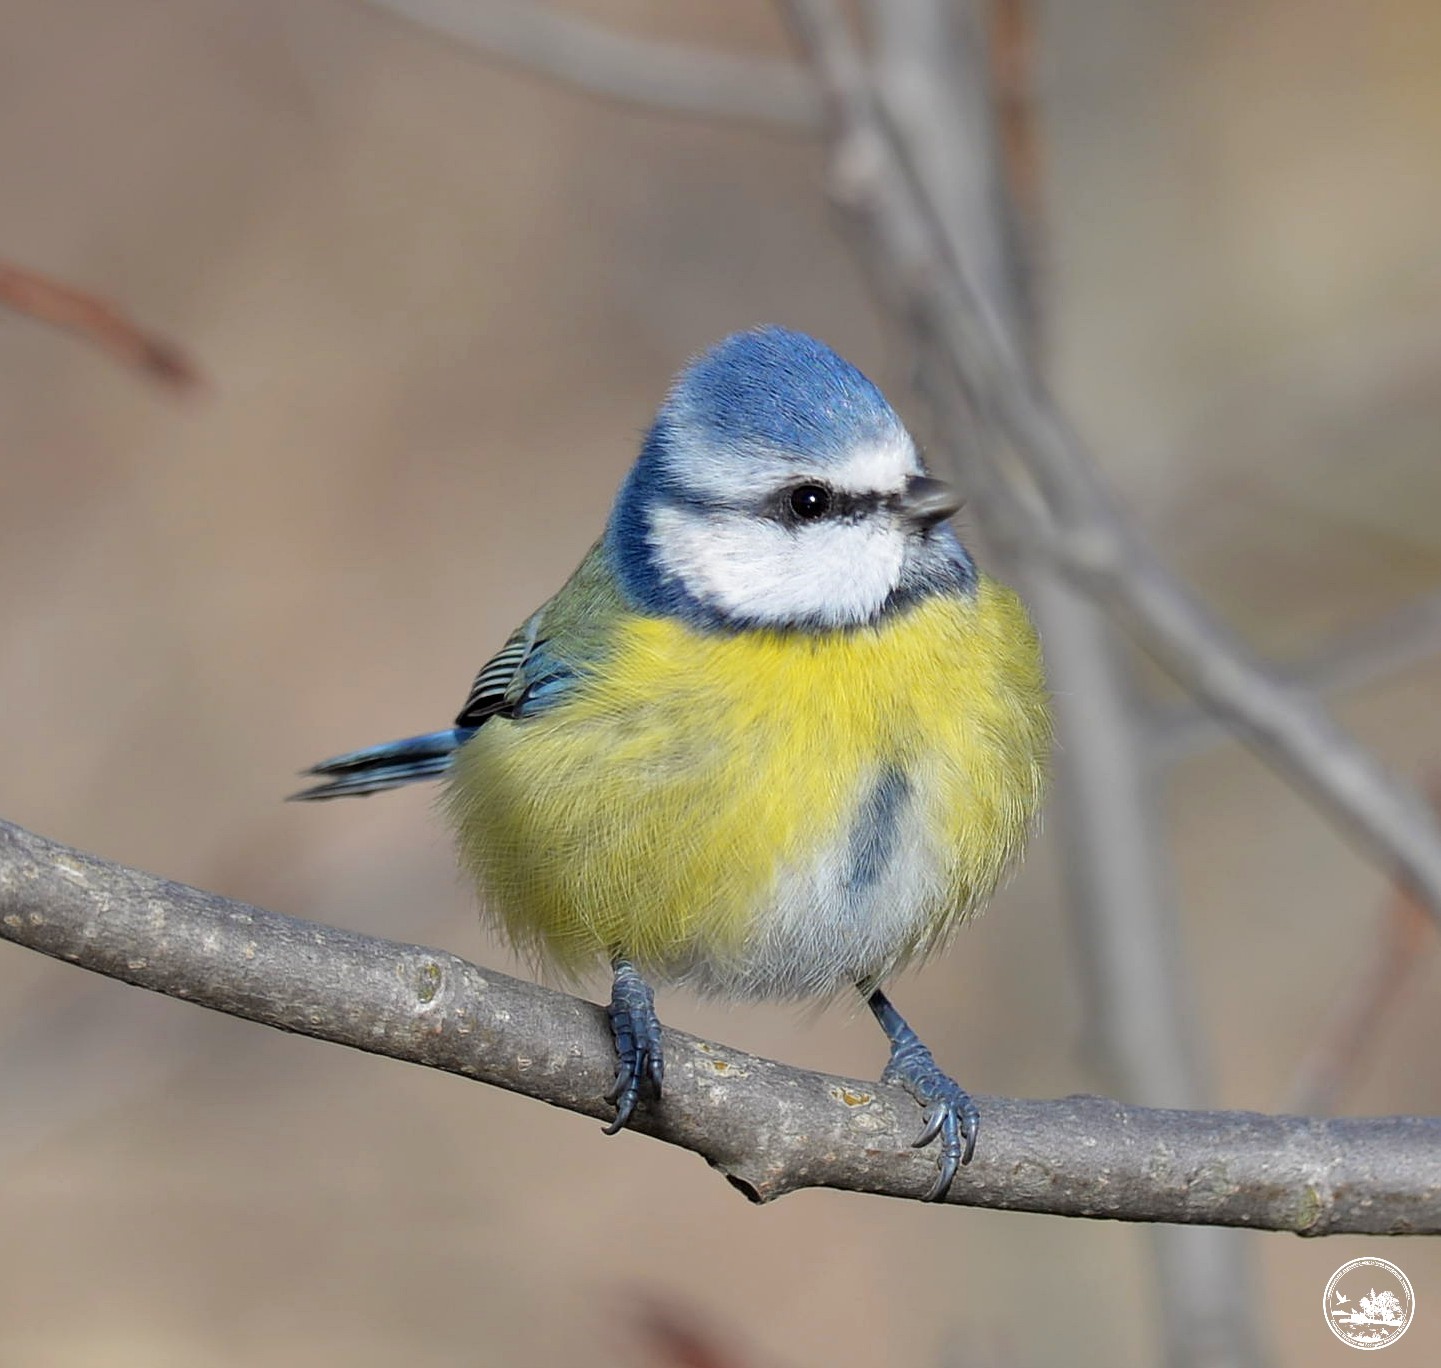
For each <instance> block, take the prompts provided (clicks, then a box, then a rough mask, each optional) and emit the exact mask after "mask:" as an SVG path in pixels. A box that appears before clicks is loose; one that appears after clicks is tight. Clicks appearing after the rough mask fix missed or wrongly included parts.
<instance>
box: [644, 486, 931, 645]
mask: <svg viewBox="0 0 1441 1368" xmlns="http://www.w3.org/2000/svg"><path fill="white" fill-rule="evenodd" d="M650 542H651V546H652V548H653V550H654V552H655V557H656V561H657V563H658V565H659V567H660V569H661V571H662V572H663V573H664V574H665V575H667V576H668V577H674V578H675V579H677V580H679V581H680V582H681V584H683V585H684V586H685V588H686V589H687V590H688V591H689V592H690V593H691V594H692V595H694V596H695V597H696V598H698V599H699V600H700V601H701V602H702V603H705V604H708V605H710V606H711V607H713V608H716V609H718V610H719V611H720V612H722V613H725V614H726V615H728V616H731V617H739V618H749V619H752V620H754V621H757V622H767V623H775V624H777V625H780V624H784V623H788V622H795V621H798V620H802V619H810V620H813V621H817V622H822V623H825V624H827V625H828V626H842V625H847V624H855V623H861V622H867V621H869V620H870V619H871V618H873V617H874V616H875V615H876V614H877V613H878V612H879V611H880V610H881V608H882V607H883V606H884V604H885V602H886V600H887V599H888V598H889V597H890V595H891V594H892V593H893V592H894V591H895V588H896V586H897V584H898V583H899V582H900V576H901V567H902V563H903V561H904V559H905V551H906V536H905V533H904V531H903V530H902V529H901V528H900V527H898V526H896V525H893V524H892V523H891V522H890V521H889V520H887V519H877V518H866V519H863V520H862V521H860V522H841V521H831V520H823V521H820V522H816V523H810V524H802V525H801V526H799V527H794V528H792V527H786V526H783V525H782V524H781V523H778V522H774V521H772V520H771V519H769V518H758V517H756V516H754V515H752V514H745V513H716V512H710V513H697V512H695V511H694V510H691V509H686V508H676V507H672V506H666V505H662V506H660V507H657V508H653V509H651V511H650Z"/></svg>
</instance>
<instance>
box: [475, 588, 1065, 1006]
mask: <svg viewBox="0 0 1441 1368" xmlns="http://www.w3.org/2000/svg"><path fill="white" fill-rule="evenodd" d="M607 657H608V658H607V660H606V663H605V667H604V669H603V670H598V671H596V672H594V673H593V674H592V675H590V676H589V677H587V678H586V679H584V681H583V682H581V683H579V684H577V685H576V686H574V687H572V688H571V689H570V690H569V691H568V692H567V693H566V694H565V696H564V698H563V700H562V701H561V702H559V703H558V704H557V705H556V706H554V707H553V708H550V709H548V710H547V711H545V712H543V713H542V714H540V715H539V716H536V717H532V718H527V719H525V720H524V721H520V722H512V721H510V720H507V719H504V718H494V719H492V720H491V721H490V722H489V723H488V724H487V725H486V726H484V727H482V728H481V729H480V730H479V731H478V732H477V733H476V734H475V736H474V737H473V738H471V739H470V740H469V741H468V742H467V743H466V744H465V745H464V746H463V747H462V748H461V750H460V751H459V753H458V755H457V756H456V758H455V762H454V765H453V768H452V773H451V778H450V782H449V789H448V795H447V807H448V809H449V812H450V815H451V818H452V821H453V824H454V826H455V828H456V831H457V833H458V837H459V842H460V848H461V852H462V855H463V858H464V860H465V862H466V863H467V864H468V866H469V867H470V869H471V870H472V871H473V873H474V874H475V876H476V878H477V881H478V882H479V884H480V886H481V888H482V890H483V891H484V893H485V895H486V906H487V908H488V910H489V913H490V915H491V916H492V917H493V918H494V920H495V921H496V922H497V923H498V924H499V925H500V926H501V927H502V928H503V929H504V931H505V932H506V933H507V934H508V936H509V937H510V939H511V940H512V941H513V942H514V943H515V944H517V945H518V946H520V947H522V948H525V949H528V950H531V951H535V952H538V953H539V954H540V956H541V957H542V958H543V959H545V960H546V961H548V962H549V963H551V964H552V965H554V966H556V967H558V968H559V969H561V970H562V971H563V972H574V971H578V970H582V969H584V968H587V967H589V966H591V965H593V964H603V963H608V962H609V961H610V960H611V959H612V958H613V957H614V956H616V955H618V954H619V955H624V956H625V957H627V958H629V959H632V960H633V961H634V962H635V963H636V964H637V965H638V966H639V967H642V968H649V969H652V970H654V971H656V972H658V973H665V974H670V975H674V974H676V973H677V972H679V973H685V972H686V971H687V967H688V966H689V965H690V964H691V963H692V962H693V961H695V960H696V959H697V958H698V957H702V958H704V959H706V960H707V961H720V962H721V963H722V964H724V963H725V962H726V961H727V960H731V961H734V962H735V963H737V964H740V963H742V962H743V961H744V959H745V956H746V953H747V945H748V943H749V942H751V941H753V940H754V939H755V938H757V937H758V935H759V934H760V933H761V932H762V931H763V930H764V924H765V922H766V920H767V919H768V918H772V917H776V916H779V915H782V911H783V909H781V907H780V904H782V903H783V902H784V900H785V897H786V893H785V889H786V888H787V886H788V885H789V884H791V883H793V882H794V881H795V879H796V878H797V877H800V878H805V877H807V871H809V870H811V867H812V866H815V865H816V864H818V863H819V864H824V863H825V862H826V861H828V860H830V861H834V860H835V859H836V858H837V857H836V855H835V852H837V851H838V850H842V849H844V847H845V844H846V841H847V838H848V833H849V832H850V831H851V830H852V827H853V824H855V822H856V820H857V815H858V811H859V808H860V805H861V804H862V803H864V802H865V801H866V795H867V794H868V793H869V792H870V791H871V789H872V787H873V785H874V782H875V778H876V776H877V775H879V774H883V773H886V772H888V771H892V772H899V773H902V774H904V775H905V776H907V782H908V788H909V792H910V794H911V798H910V803H909V806H908V809H907V811H906V812H905V814H904V822H905V824H906V828H907V830H908V831H910V832H912V833H915V834H916V836H917V839H918V840H919V841H920V843H921V845H922V846H923V848H924V858H923V859H920V860H917V861H913V864H914V866H915V868H916V869H917V870H923V871H925V874H924V877H923V878H922V882H923V883H924V885H925V886H924V887H921V888H911V889H909V890H908V895H909V896H912V897H914V899H915V900H916V902H917V908H916V915H915V919H914V926H913V929H912V930H911V931H909V932H907V933H906V934H905V935H904V936H903V937H902V939H901V940H900V942H899V943H897V944H896V945H895V946H894V947H893V949H892V951H891V953H890V957H889V960H888V962H885V963H880V962H878V963H874V964H870V965H866V966H863V967H864V969H865V977H866V978H867V979H870V980H877V979H879V978H880V977H882V976H883V975H884V974H885V973H886V972H888V971H889V970H890V969H891V968H893V967H895V965H896V964H898V963H901V962H904V961H905V960H907V959H909V958H911V957H912V956H913V955H914V954H916V953H917V952H918V951H924V950H927V949H929V948H931V947H932V946H934V945H935V944H936V943H937V942H938V941H940V940H942V939H944V937H945V935H946V933H947V932H948V931H949V930H951V929H952V928H953V927H954V926H955V925H956V924H957V922H958V920H959V919H960V918H961V917H963V916H964V915H965V914H966V913H967V912H969V911H971V910H973V909H974V908H976V907H978V906H979V905H980V904H981V903H983V902H984V901H985V899H986V898H987V897H988V896H989V895H990V893H991V892H992V891H993V890H994V888H995V886H996V884H997V882H998V880H999V879H1000V877H1001V876H1002V874H1003V873H1004V871H1005V869H1006V867H1007V866H1008V864H1009V863H1010V861H1011V860H1012V858H1013V857H1014V856H1015V855H1016V854H1017V852H1018V851H1019V849H1020V846H1021V844H1022V841H1023V840H1024V837H1025V835H1026V832H1027V830H1028V828H1029V827H1030V825H1031V824H1032V822H1033V820H1034V817H1035V813H1036V809H1037V806H1038V804H1039V801H1040V795H1041V788H1042V771H1043V767H1044V763H1045V757H1046V752H1047V748H1048V741H1049V734H1050V732H1049V721H1048V713H1047V707H1046V694H1045V688H1044V683H1043V680H1042V672H1041V663H1040V654H1039V649H1038V647H1037V644H1036V639H1035V635H1034V632H1033V631H1032V629H1031V626H1030V623H1029V620H1028V619H1027V617H1026V613H1025V610H1024V608H1023V607H1022V606H1021V604H1020V601H1019V600H1018V599H1017V597H1016V596H1015V595H1014V594H1013V593H1012V592H1011V591H1010V590H1009V589H1007V588H1006V587H1005V586H1003V585H1001V584H998V583H997V582H995V581H994V580H990V579H987V578H985V577H982V578H981V579H980V581H979V583H978V585H977V586H976V589H975V591H974V593H972V594H958V595H946V596H937V597H932V598H927V599H924V600H922V601H921V602H919V603H917V604H915V605H913V606H911V607H910V608H908V609H905V610H902V611H899V612H896V613H893V614H890V615H888V616H886V617H885V618H883V619H881V620H880V621H879V622H878V623H877V624H876V625H873V626H864V627H855V628H845V629H837V630H832V631H828V632H821V633H817V632H799V631H787V630H748V631H736V632H714V631H701V630H697V629H695V628H693V627H690V626H688V625H687V624H686V623H684V622H683V621H681V620H679V619H676V618H663V617H647V616H640V615H636V614H626V615H623V616H622V618H621V620H620V621H619V623H618V624H617V626H616V629H615V636H614V638H613V646H612V649H611V650H610V651H609V652H608V653H607ZM918 877H919V876H918ZM911 882H912V883H914V882H915V878H914V877H913V878H912V881H911ZM804 913H805V910H804V909H803V914H804ZM809 915H826V916H836V917H839V916H840V915H841V910H840V909H839V908H835V909H826V908H819V909H815V910H814V911H812V912H810V913H809ZM773 969H774V967H773ZM722 977H726V976H725V975H724V974H722ZM774 977H775V974H774V972H772V973H771V974H770V975H769V977H768V978H767V982H768V983H770V982H771V981H772V980H773V979H774ZM741 979H742V982H744V975H743V974H742V975H741ZM813 980H814V975H812V981H808V982H805V983H804V984H803V983H802V982H801V981H800V979H796V980H795V983H794V985H793V986H794V988H795V990H796V991H800V990H801V989H802V988H803V987H804V988H806V989H809V990H815V989H820V990H821V991H827V990H829V989H832V988H835V987H839V986H841V984H840V983H839V982H835V983H831V982H815V981H813ZM731 986H732V987H734V984H732V985H731ZM756 991H773V987H771V988H769V989H761V988H759V987H757V988H756Z"/></svg>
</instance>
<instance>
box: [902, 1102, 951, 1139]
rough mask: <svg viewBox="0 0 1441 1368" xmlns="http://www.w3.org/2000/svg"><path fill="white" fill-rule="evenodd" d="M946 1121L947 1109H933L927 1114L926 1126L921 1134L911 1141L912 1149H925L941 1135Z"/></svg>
mask: <svg viewBox="0 0 1441 1368" xmlns="http://www.w3.org/2000/svg"><path fill="white" fill-rule="evenodd" d="M945 1121H946V1109H945V1108H944V1107H932V1108H931V1109H930V1111H928V1112H927V1113H926V1119H925V1124H924V1126H922V1128H921V1133H920V1134H919V1135H918V1136H916V1138H915V1139H914V1140H912V1141H911V1148H912V1149H925V1147H926V1146H927V1145H929V1144H930V1143H931V1141H932V1140H934V1139H935V1138H936V1136H938V1135H939V1134H940V1133H941V1127H942V1126H943V1125H944V1124H945Z"/></svg>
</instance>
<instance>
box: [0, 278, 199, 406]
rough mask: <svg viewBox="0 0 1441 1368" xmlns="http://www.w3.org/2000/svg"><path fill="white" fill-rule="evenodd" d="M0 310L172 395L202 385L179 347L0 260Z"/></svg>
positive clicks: (92, 300) (91, 299)
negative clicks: (42, 326)
mask: <svg viewBox="0 0 1441 1368" xmlns="http://www.w3.org/2000/svg"><path fill="white" fill-rule="evenodd" d="M0 306H3V307H5V308H8V309H13V310H14V311H15V312H16V313H22V314H25V315H26V316H27V317H30V318H33V319H35V320H36V321H37V322H39V323H46V324H49V326H50V327H52V328H60V329H62V330H63V331H65V332H68V333H73V334H74V335H75V336H77V337H80V338H81V339H83V340H84V341H86V342H89V343H91V344H92V345H94V346H97V347H99V348H100V349H101V350H102V351H106V352H109V353H110V355H111V356H112V357H114V359H115V360H117V361H119V362H120V364H121V365H123V366H128V367H129V368H130V369H132V370H135V371H138V372H140V374H142V375H143V376H145V378H146V379H149V380H154V381H157V382H158V383H160V384H162V385H164V386H166V387H168V388H170V389H172V390H177V391H188V390H193V389H195V388H196V387H197V386H198V385H199V384H200V372H199V370H198V369H197V368H196V365H195V363H194V362H193V361H192V360H191V359H190V357H188V356H187V355H186V354H185V352H184V350H183V349H182V348H180V347H179V346H177V345H176V344H175V343H174V342H171V341H169V340H168V339H166V338H163V337H159V336H157V335H156V334H155V333H151V332H147V331H145V330H144V329H143V328H141V327H140V326H139V325H138V324H136V323H134V322H132V321H131V319H130V318H129V317H127V316H126V314H125V313H123V312H122V311H121V310H120V309H118V308H116V307H115V305H113V304H110V303H107V302H106V301H105V300H103V299H100V298H97V297H96V296H95V295H92V294H87V293H85V291H83V290H77V289H76V288H75V287H74V286H73V285H64V284H62V283H61V282H60V281H58V280H52V279H50V278H49V277H48V276H43V275H40V274H38V273H37V272H35V271H29V270H25V269H24V268H22V267H20V266H15V265H11V264H9V263H7V262H3V261H0Z"/></svg>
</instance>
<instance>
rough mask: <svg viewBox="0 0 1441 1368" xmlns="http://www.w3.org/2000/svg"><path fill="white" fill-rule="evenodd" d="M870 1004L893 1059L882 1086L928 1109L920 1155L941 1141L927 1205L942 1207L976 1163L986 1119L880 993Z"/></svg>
mask: <svg viewBox="0 0 1441 1368" xmlns="http://www.w3.org/2000/svg"><path fill="white" fill-rule="evenodd" d="M866 1002H867V1004H868V1005H869V1006H870V1009H871V1011H872V1012H873V1013H874V1014H875V1018H876V1020H877V1021H879V1022H880V1023H881V1030H883V1031H884V1032H885V1033H886V1036H887V1038H888V1039H889V1040H890V1042H891V1057H890V1060H889V1062H888V1063H887V1064H886V1068H885V1072H884V1073H883V1074H881V1082H882V1083H899V1084H900V1085H901V1087H903V1088H904V1089H905V1090H906V1091H907V1092H908V1093H910V1095H911V1096H912V1097H914V1098H915V1099H916V1101H917V1102H919V1103H920V1104H921V1106H922V1107H924V1108H925V1112H926V1115H925V1124H924V1125H923V1126H922V1127H921V1133H920V1135H918V1136H917V1137H916V1139H915V1140H914V1141H913V1142H912V1143H913V1144H914V1145H915V1147H916V1148H918V1149H919V1148H920V1147H921V1146H922V1145H929V1144H930V1143H931V1141H932V1140H935V1139H936V1138H937V1137H939V1138H940V1142H941V1153H940V1159H939V1161H938V1162H939V1163H940V1168H941V1171H940V1174H939V1175H938V1176H937V1178H936V1181H935V1182H934V1183H933V1184H932V1185H931V1190H930V1191H929V1192H928V1193H926V1195H925V1197H924V1198H923V1199H922V1200H923V1201H927V1202H939V1201H940V1200H941V1199H942V1198H944V1197H945V1195H946V1192H947V1190H948V1189H949V1188H950V1186H951V1180H952V1179H953V1178H954V1177H955V1176H956V1169H957V1168H958V1167H959V1166H960V1165H962V1164H969V1163H970V1162H971V1155H972V1154H974V1153H975V1149H976V1133H977V1132H978V1131H979V1130H980V1128H981V1114H980V1112H979V1111H978V1110H977V1108H976V1104H975V1103H974V1102H972V1101H971V1099H970V1096H969V1095H968V1094H967V1092H966V1090H965V1089H964V1088H962V1087H961V1086H960V1084H958V1083H957V1082H956V1081H955V1079H953V1078H951V1077H950V1076H949V1075H947V1074H944V1073H942V1072H941V1071H940V1069H939V1068H937V1067H936V1061H935V1060H934V1059H933V1058H932V1057H931V1052H930V1051H929V1050H928V1049H926V1047H925V1046H924V1045H922V1044H921V1040H920V1037H919V1036H918V1035H916V1033H915V1032H914V1031H913V1030H911V1028H910V1027H909V1026H908V1025H907V1024H906V1019H905V1018H904V1017H903V1016H902V1015H901V1014H900V1013H899V1012H898V1011H896V1009H895V1008H894V1007H892V1006H891V1002H890V999H889V998H888V997H887V996H886V995H885V994H884V993H883V992H881V990H880V989H879V988H877V989H876V990H875V991H874V992H873V993H871V994H870V995H869V996H868V997H867V999H866Z"/></svg>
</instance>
